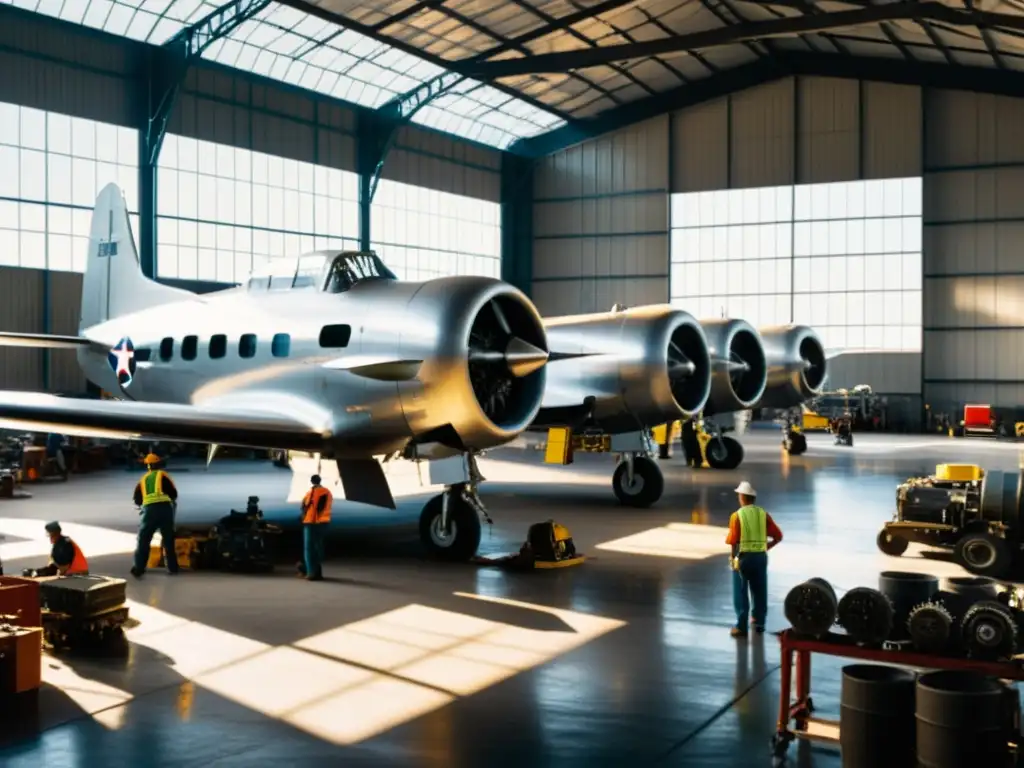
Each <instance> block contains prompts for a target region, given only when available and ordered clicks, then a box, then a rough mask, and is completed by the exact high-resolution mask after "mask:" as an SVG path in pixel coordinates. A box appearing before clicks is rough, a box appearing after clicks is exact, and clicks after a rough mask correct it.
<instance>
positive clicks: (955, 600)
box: [942, 576, 999, 618]
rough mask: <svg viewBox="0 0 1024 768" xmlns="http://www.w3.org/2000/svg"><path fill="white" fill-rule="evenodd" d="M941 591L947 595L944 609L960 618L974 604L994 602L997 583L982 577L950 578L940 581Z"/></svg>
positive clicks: (997, 588)
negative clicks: (983, 601)
mask: <svg viewBox="0 0 1024 768" xmlns="http://www.w3.org/2000/svg"><path fill="white" fill-rule="evenodd" d="M942 591H943V592H945V593H948V595H949V597H948V599H947V600H946V601H945V602H946V607H947V608H948V609H949V610H950V612H951V613H952V614H953V615H954V616H959V617H961V618H962V617H963V615H964V614H965V613H967V609H968V608H970V607H971V606H972V605H974V604H975V603H977V602H981V601H982V600H995V599H996V595H997V593H998V591H999V583H998V582H996V581H993V580H992V579H986V578H985V577H984V576H951V577H949V578H947V579H943V580H942Z"/></svg>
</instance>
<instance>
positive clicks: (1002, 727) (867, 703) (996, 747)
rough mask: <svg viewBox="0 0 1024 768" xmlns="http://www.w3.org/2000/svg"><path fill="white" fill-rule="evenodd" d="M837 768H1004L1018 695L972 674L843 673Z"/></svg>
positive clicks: (859, 669) (861, 669)
mask: <svg viewBox="0 0 1024 768" xmlns="http://www.w3.org/2000/svg"><path fill="white" fill-rule="evenodd" d="M839 723H840V725H839V738H840V745H841V748H842V753H843V768H905V767H907V766H913V765H917V766H919V768H963V766H969V765H982V766H987V767H988V766H991V768H996V767H997V766H998V767H999V768H1003V767H1004V766H1008V765H1009V761H1010V758H1011V750H1010V747H1009V744H1010V742H1011V741H1012V742H1014V743H1016V742H1017V741H1018V739H1019V734H1020V705H1019V700H1018V697H1017V692H1016V690H1014V689H1013V688H1010V687H1009V686H1006V685H1004V684H1003V683H1001V682H1000V681H998V680H996V679H994V678H990V677H985V676H983V675H978V674H975V673H972V672H932V673H930V674H926V675H922V676H920V677H916V678H915V675H914V674H913V673H912V672H910V671H908V670H904V669H899V668H897V667H890V666H881V665H873V664H854V665H850V666H847V667H844V668H843V683H842V695H841V710H840V720H839Z"/></svg>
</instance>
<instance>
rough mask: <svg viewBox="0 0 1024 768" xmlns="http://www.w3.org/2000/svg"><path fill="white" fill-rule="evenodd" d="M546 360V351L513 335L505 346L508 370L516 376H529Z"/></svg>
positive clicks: (542, 365) (541, 366)
mask: <svg viewBox="0 0 1024 768" xmlns="http://www.w3.org/2000/svg"><path fill="white" fill-rule="evenodd" d="M547 361H548V353H547V352H545V351H544V350H543V349H540V348H539V347H535V346H534V345H533V344H531V343H530V342H528V341H524V340H523V339H520V338H519V337H518V336H513V337H512V338H511V339H509V342H508V346H507V347H505V362H506V363H507V364H508V369H509V371H511V372H512V375H513V376H515V377H516V378H519V379H521V378H523V377H524V376H529V375H530V374H531V373H533V372H534V371H536V370H538V369H540V368H543V367H544V363H546V362H547Z"/></svg>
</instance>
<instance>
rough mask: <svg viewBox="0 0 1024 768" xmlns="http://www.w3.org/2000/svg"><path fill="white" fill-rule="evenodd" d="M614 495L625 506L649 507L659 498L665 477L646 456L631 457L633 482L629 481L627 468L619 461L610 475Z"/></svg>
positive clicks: (663, 488) (624, 463)
mask: <svg viewBox="0 0 1024 768" xmlns="http://www.w3.org/2000/svg"><path fill="white" fill-rule="evenodd" d="M612 488H613V489H614V491H615V497H616V498H617V499H618V500H619V502H620V503H622V504H624V505H625V506H627V507H649V506H651V505H652V504H654V503H655V502H656V501H657V500H658V499H660V498H661V494H662V492H663V491H664V490H665V477H664V475H662V474H661V468H660V467H659V466H658V465H657V464H655V463H654V462H653V461H651V459H649V458H647V457H646V456H637V457H636V458H635V459H633V482H632V483H630V482H629V468H628V467H627V466H626V462H624V461H623V462H621V463H620V464H619V466H617V467H616V468H615V474H614V475H613V476H612Z"/></svg>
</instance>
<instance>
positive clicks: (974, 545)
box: [953, 533, 1013, 579]
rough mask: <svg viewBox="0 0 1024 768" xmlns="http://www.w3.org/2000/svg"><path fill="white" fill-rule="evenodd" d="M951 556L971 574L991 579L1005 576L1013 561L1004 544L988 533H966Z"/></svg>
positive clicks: (1008, 549)
mask: <svg viewBox="0 0 1024 768" xmlns="http://www.w3.org/2000/svg"><path fill="white" fill-rule="evenodd" d="M953 556H954V558H955V559H956V561H957V563H959V564H960V565H962V566H963V567H964V568H965V569H967V570H968V571H970V572H971V573H973V574H976V575H978V576H988V577H989V578H993V579H999V578H1002V577H1003V576H1005V575H1006V572H1007V571H1008V570H1009V569H1010V565H1011V563H1012V561H1013V555H1012V553H1011V552H1010V548H1009V547H1008V546H1007V545H1006V542H1005V541H1004V540H1003V539H1000V538H998V537H996V536H993V535H991V534H988V533H968V534H967V535H966V536H964V537H962V538H961V539H960V540H959V541H958V542H957V543H956V549H955V551H954V553H953Z"/></svg>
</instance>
